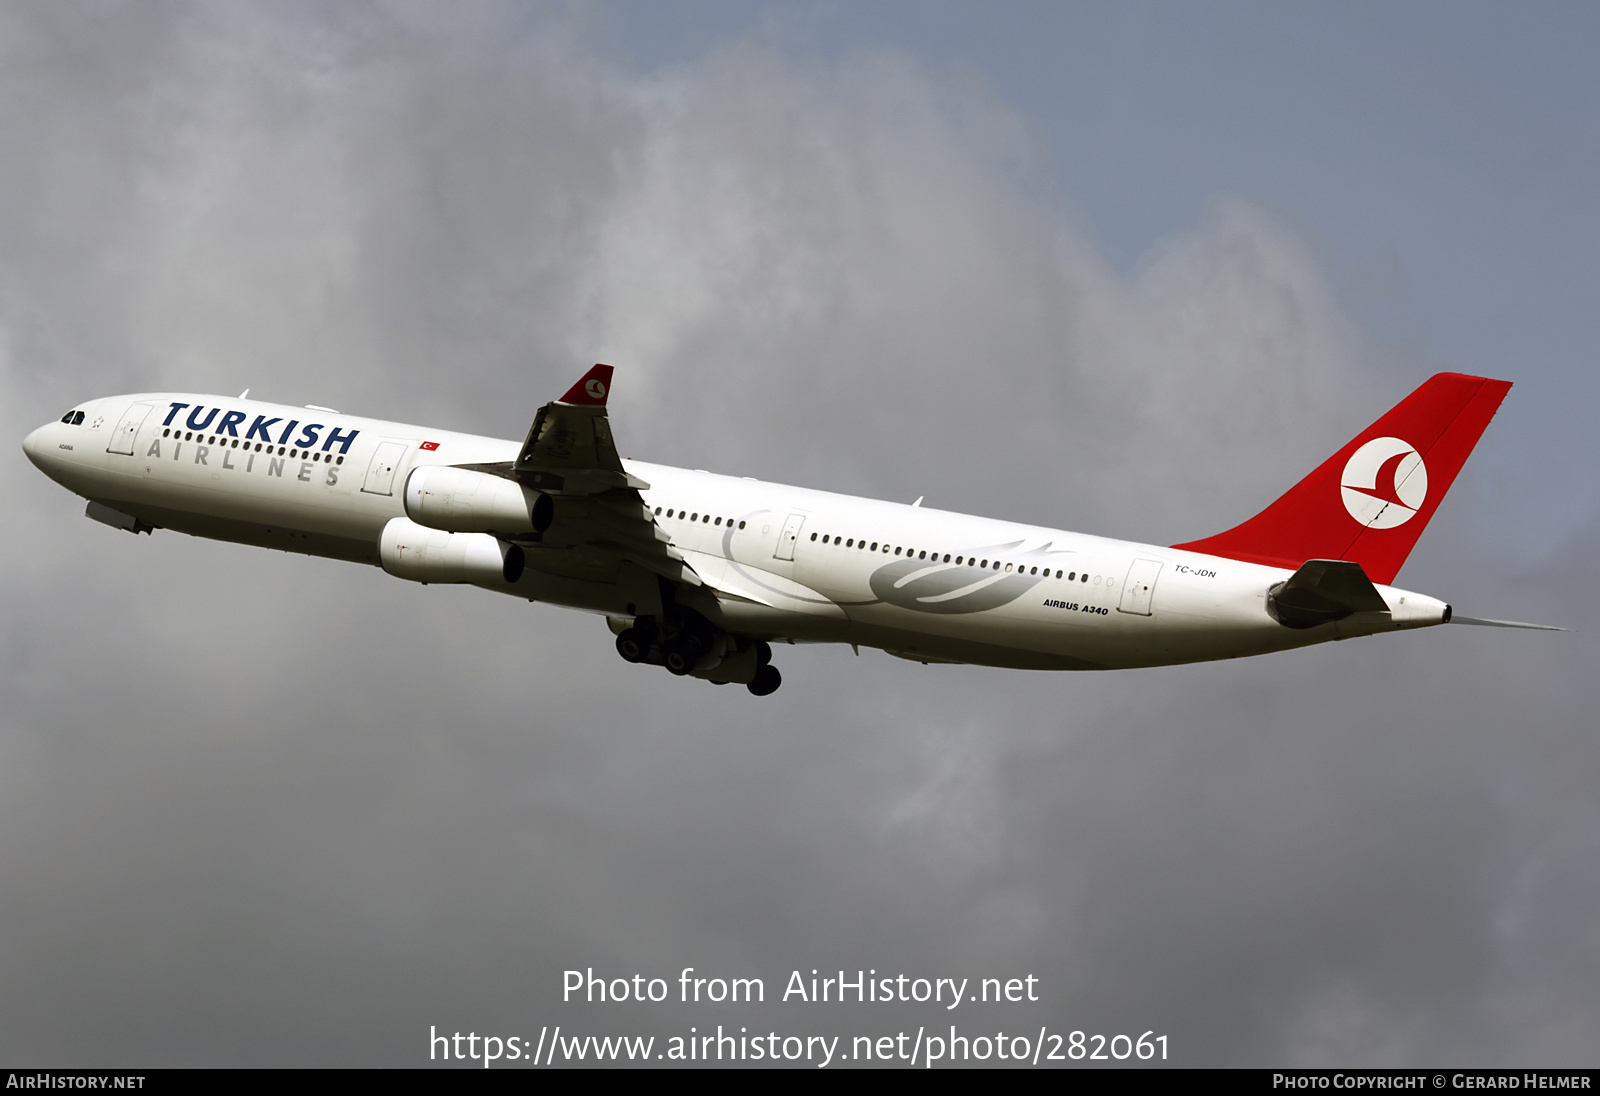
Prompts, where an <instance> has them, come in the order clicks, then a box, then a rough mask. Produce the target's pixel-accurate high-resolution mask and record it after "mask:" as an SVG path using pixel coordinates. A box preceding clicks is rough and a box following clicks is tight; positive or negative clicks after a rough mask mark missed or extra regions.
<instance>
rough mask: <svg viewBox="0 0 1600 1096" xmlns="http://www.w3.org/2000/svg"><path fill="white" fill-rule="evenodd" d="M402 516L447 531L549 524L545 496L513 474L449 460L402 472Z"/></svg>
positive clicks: (530, 528)
mask: <svg viewBox="0 0 1600 1096" xmlns="http://www.w3.org/2000/svg"><path fill="white" fill-rule="evenodd" d="M405 507H406V516H407V517H409V518H410V519H411V520H412V521H414V522H416V523H417V524H418V525H426V526H427V527H428V528H430V529H442V530H444V531H445V532H448V533H488V532H497V533H535V532H537V533H542V532H544V531H545V530H546V529H548V528H550V519H551V518H552V517H553V516H554V515H555V504H554V503H553V502H551V501H550V496H549V495H546V494H543V493H541V492H539V491H533V490H530V489H528V488H526V487H523V486H522V485H521V484H519V483H517V482H516V481H515V480H508V479H505V478H503V477H501V476H494V475H490V474H489V473H487V472H474V471H473V470H472V469H470V468H452V467H450V466H449V465H438V464H432V465H424V466H423V467H421V468H416V469H413V470H412V472H411V475H410V476H408V477H406V489H405Z"/></svg>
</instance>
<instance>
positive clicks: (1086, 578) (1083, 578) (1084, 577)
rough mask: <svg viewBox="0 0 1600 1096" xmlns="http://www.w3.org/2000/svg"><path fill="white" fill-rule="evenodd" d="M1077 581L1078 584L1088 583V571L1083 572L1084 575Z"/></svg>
mask: <svg viewBox="0 0 1600 1096" xmlns="http://www.w3.org/2000/svg"><path fill="white" fill-rule="evenodd" d="M1078 581H1079V582H1088V581H1089V572H1088V571H1085V572H1084V573H1083V577H1082V578H1080V579H1079V580H1078Z"/></svg>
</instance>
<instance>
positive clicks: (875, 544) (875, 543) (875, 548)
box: [872, 541, 878, 552]
mask: <svg viewBox="0 0 1600 1096" xmlns="http://www.w3.org/2000/svg"><path fill="white" fill-rule="evenodd" d="M872 550H873V551H874V552H876V551H877V550H878V542H877V541H873V542H872Z"/></svg>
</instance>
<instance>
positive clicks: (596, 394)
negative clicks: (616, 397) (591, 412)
mask: <svg viewBox="0 0 1600 1096" xmlns="http://www.w3.org/2000/svg"><path fill="white" fill-rule="evenodd" d="M583 390H584V391H585V392H587V393H589V397H590V398H591V399H596V400H603V399H605V398H606V382H605V381H603V380H600V379H599V378H598V377H596V378H593V379H591V380H590V381H589V383H588V384H586V385H584V386H583Z"/></svg>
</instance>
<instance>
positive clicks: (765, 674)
mask: <svg viewBox="0 0 1600 1096" xmlns="http://www.w3.org/2000/svg"><path fill="white" fill-rule="evenodd" d="M782 684H783V675H782V674H780V673H779V672H778V668H777V667H776V666H773V665H770V664H769V665H766V666H763V667H761V669H759V670H757V671H756V678H755V680H754V681H752V682H750V684H748V685H746V686H745V688H746V689H749V690H750V692H751V693H752V694H753V695H755V696H771V695H772V694H773V693H775V692H777V691H778V686H779V685H782Z"/></svg>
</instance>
